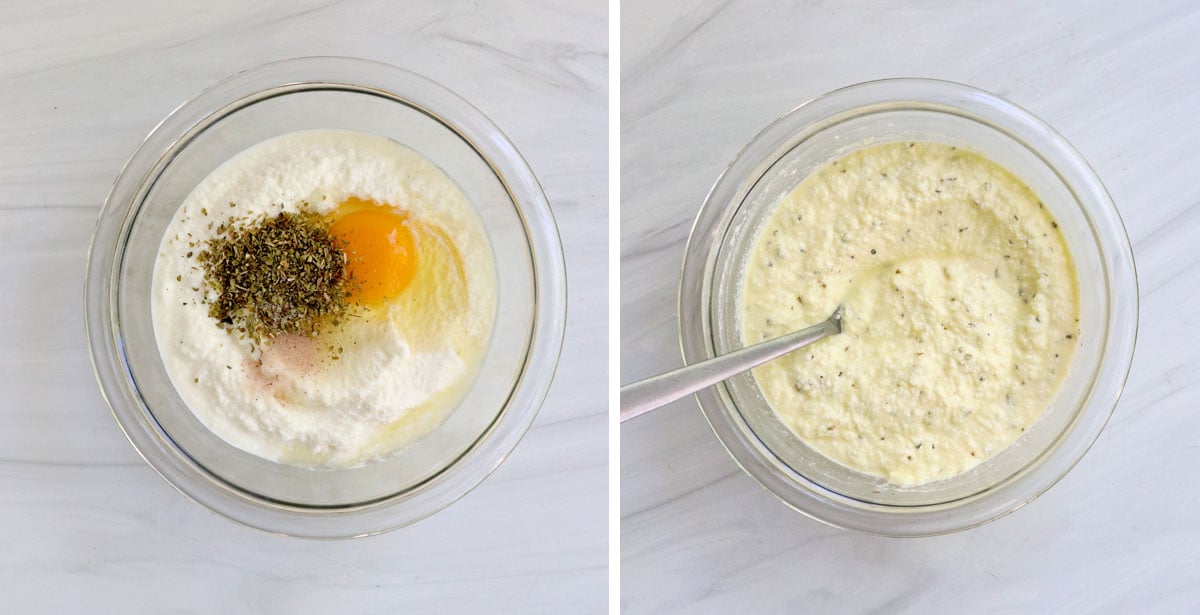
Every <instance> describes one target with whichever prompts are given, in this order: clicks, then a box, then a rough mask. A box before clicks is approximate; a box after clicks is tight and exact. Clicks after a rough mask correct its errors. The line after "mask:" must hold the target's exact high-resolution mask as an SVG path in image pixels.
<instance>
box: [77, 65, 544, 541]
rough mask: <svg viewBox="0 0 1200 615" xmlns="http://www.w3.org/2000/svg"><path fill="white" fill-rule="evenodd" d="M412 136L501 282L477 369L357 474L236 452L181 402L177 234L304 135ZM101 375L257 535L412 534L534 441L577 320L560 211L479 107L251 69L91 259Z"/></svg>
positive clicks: (102, 225) (178, 112)
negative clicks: (161, 289)
mask: <svg viewBox="0 0 1200 615" xmlns="http://www.w3.org/2000/svg"><path fill="white" fill-rule="evenodd" d="M317 128H334V129H347V130H358V131H363V132H368V133H373V134H376V135H381V136H384V137H388V138H391V139H393V140H395V141H398V142H400V143H402V144H404V145H406V146H408V147H410V148H412V149H414V150H416V151H417V152H419V153H420V154H422V155H423V156H425V157H426V158H427V159H429V160H430V161H432V162H433V163H434V164H435V165H437V166H438V167H439V168H440V169H441V170H442V171H443V172H445V173H446V175H447V176H449V177H450V178H451V180H453V181H454V182H455V183H456V184H457V185H458V187H459V188H460V189H461V190H462V192H463V193H464V194H465V195H466V196H467V198H468V199H469V200H470V202H471V203H472V205H473V206H474V207H475V209H476V211H477V212H478V214H479V216H480V218H481V220H482V222H483V225H484V228H485V230H486V232H487V235H488V238H489V240H490V241H491V244H492V250H493V253H494V258H495V266H496V273H497V281H498V296H497V311H496V326H494V327H493V333H492V338H491V340H490V345H489V346H488V350H487V354H486V355H485V357H484V359H483V361H482V366H481V368H480V372H479V374H478V377H477V379H476V380H475V382H474V384H473V385H472V386H471V388H470V389H469V390H468V391H467V392H466V394H465V396H464V397H463V399H462V401H461V402H460V404H459V405H458V406H457V408H456V409H455V410H454V411H453V412H451V413H450V414H449V415H448V416H447V418H446V419H445V421H444V422H443V423H442V424H441V425H440V426H439V427H438V428H437V429H435V430H434V431H433V432H431V433H430V434H428V435H426V436H424V437H423V438H421V439H419V440H417V441H416V442H414V443H412V444H410V445H409V446H407V447H405V448H404V449H402V450H401V451H399V452H398V453H397V454H395V455H393V456H390V457H388V458H385V459H383V460H381V461H378V462H375V463H372V464H368V465H365V466H362V467H358V468H351V469H336V470H311V469H303V468H298V467H292V466H287V465H282V464H277V463H274V462H271V461H268V460H265V459H262V458H259V457H256V456H254V455H251V454H249V453H246V452H244V451H242V450H240V449H238V448H235V447H233V446H231V445H229V444H227V443H226V442H225V441H224V440H222V439H221V438H219V437H217V436H215V435H214V434H213V433H211V432H210V431H209V430H208V429H206V428H205V427H204V426H203V425H202V424H201V423H200V422H199V421H198V420H197V419H196V417H195V416H194V415H193V414H192V412H191V411H190V410H189V409H188V408H187V407H186V405H184V403H183V401H182V400H181V399H180V397H179V395H178V393H176V391H175V389H174V387H173V386H172V385H171V383H170V380H169V379H168V377H167V373H166V370H165V368H164V366H163V362H162V360H161V358H160V356H159V353H158V347H157V345H156V342H155V338H154V331H153V325H152V320H151V318H150V287H151V274H152V272H153V270H154V263H155V257H156V255H157V253H158V248H159V243H160V241H161V239H162V236H163V232H164V229H165V228H166V226H167V224H168V223H169V222H170V220H171V218H172V217H173V216H174V214H175V211H176V209H177V208H178V207H179V205H180V203H181V202H182V201H183V199H184V198H185V197H186V196H187V195H188V194H189V193H190V192H191V190H192V189H193V188H194V187H195V186H196V185H197V184H198V183H199V182H200V181H201V180H202V179H204V178H205V177H206V176H207V175H208V174H209V173H210V172H211V171H213V169H215V168H216V167H217V166H219V165H220V164H221V163H223V162H224V161H225V160H227V159H228V158H230V157H232V156H233V155H235V154H237V153H238V152H240V151H242V150H244V149H245V148H247V147H249V146H251V145H254V144H256V143H259V142H261V141H263V140H266V139H269V138H272V137H275V136H278V135H281V134H285V133H289V132H293V131H297V130H305V129H317ZM85 312H86V314H85V316H86V325H87V332H88V340H89V343H90V346H91V354H92V363H93V365H94V367H95V370H96V377H97V379H98V380H99V383H100V388H101V390H102V392H103V394H104V397H105V399H106V401H107V402H108V405H109V407H110V408H111V409H112V412H113V416H114V417H115V418H116V420H117V423H118V424H120V426H121V429H122V430H123V431H124V432H125V435H126V436H127V437H128V438H129V441H130V442H131V443H132V444H133V446H134V448H136V449H137V451H138V453H140V454H141V455H142V457H143V458H144V459H145V460H146V461H147V462H148V463H149V464H150V465H151V466H152V467H153V468H154V469H155V470H156V471H157V472H158V473H159V474H160V475H161V476H162V477H163V478H164V479H166V480H167V482H169V483H170V484H171V485H173V486H175V487H176V488H177V489H179V490H180V491H181V492H183V493H184V494H185V495H187V496H188V497H190V498H191V499H193V500H195V501H197V502H199V503H200V504H203V505H204V506H206V507H208V508H210V509H211V510H213V511H215V512H217V513H219V514H221V515H224V516H226V517H228V518H230V519H233V520H235V521H238V522H241V523H243V524H246V525H249V526H252V527H256V528H260V529H263V530H267V531H271V532H277V533H281V534H288V535H297V536H305V537H314V538H340V537H352V536H362V535H368V534H373V533H377V532H381V531H384V530H388V529H392V528H396V527H400V526H403V525H406V524H409V523H412V522H414V521H417V520H419V519H422V518H424V517H426V516H428V515H430V514H433V513H434V512H436V511H438V510H440V509H442V508H444V507H446V506H448V505H449V504H450V503H451V502H453V501H455V500H456V499H458V498H459V497H462V496H463V495H464V494H466V493H467V492H468V491H470V490H471V489H472V488H474V487H475V486H476V485H478V484H479V483H480V482H481V481H482V480H483V479H484V478H485V477H486V476H487V475H488V474H489V473H491V471H492V470H494V469H495V468H496V467H497V466H498V465H499V464H500V463H501V462H502V461H503V460H504V459H505V457H506V456H507V455H508V454H509V452H511V451H512V449H513V447H514V446H515V445H516V443H517V441H518V440H520V438H521V436H522V435H524V433H525V431H526V430H527V429H528V427H529V425H530V423H532V421H533V418H534V416H535V415H536V414H537V411H538V408H539V407H540V406H541V403H542V400H543V399H544V398H545V395H546V392H547V390H548V388H549V386H550V382H551V380H552V379H553V377H554V371H555V369H556V366H557V362H558V356H559V351H560V349H561V347H562V338H563V330H564V326H565V323H566V279H565V271H564V265H563V254H562V246H561V243H560V241H559V237H558V231H557V228H556V226H555V223H554V218H553V215H552V213H551V211H550V206H549V203H547V201H546V197H545V195H544V194H543V192H542V190H541V187H540V186H539V185H538V182H537V180H536V178H535V177H534V175H533V172H532V171H531V170H530V169H529V166H528V165H527V164H526V162H525V161H524V160H523V159H522V157H521V155H520V154H519V153H518V152H517V150H516V148H515V147H514V146H513V144H512V143H511V142H510V141H509V140H508V138H507V137H505V136H504V135H503V134H502V133H501V132H500V130H499V129H498V128H496V126H495V125H494V124H492V123H491V122H490V121H489V120H488V119H487V118H486V117H484V115H483V114H482V113H480V111H479V110H477V109H476V108H475V107H473V106H471V105H470V104H469V103H468V102H466V101H465V100H463V99H462V98H460V97H458V96H457V95H456V94H454V93H453V92H451V91H450V90H448V89H446V88H444V87H442V86H440V85H438V84H437V83H434V82H433V81H430V80H428V79H426V78H424V77H420V76H418V75H415V74H413V73H410V72H408V71H405V70H402V69H399V68H396V67H393V66H388V65H386V64H380V63H376V62H370V61H366V60H358V59H351V58H298V59H293V60H285V61H281V62H275V63H272V64H267V65H264V66H261V67H258V68H255V69H252V70H248V71H245V72H243V73H239V74H237V75H235V76H233V77H231V78H229V79H227V80H225V81H223V82H221V83H219V84H217V85H216V86H214V87H213V88H211V89H209V90H207V91H205V92H203V93H201V94H200V95H199V96H197V97H195V98H193V99H192V100H189V101H187V102H185V103H184V104H182V105H181V106H179V107H178V108H177V109H175V110H174V111H173V112H172V113H171V114H170V115H168V116H167V117H166V119H164V120H163V121H162V122H161V123H160V124H159V125H158V126H157V127H155V128H154V130H153V131H151V133H150V134H149V136H147V137H146V139H145V141H144V142H143V143H142V145H141V146H140V147H139V148H138V149H137V150H136V151H135V152H134V153H133V156H132V157H131V158H130V159H129V161H128V162H127V163H126V164H125V167H124V168H123V169H122V170H121V173H120V175H118V177H117V179H116V182H115V183H114V185H113V188H112V191H111V192H110V193H109V195H108V199H107V201H106V202H105V205H104V208H103V210H102V211H101V213H100V218H99V221H98V223H97V226H96V232H95V235H94V237H93V239H92V246H91V249H90V252H89V256H88V272H87V280H86V296H85Z"/></svg>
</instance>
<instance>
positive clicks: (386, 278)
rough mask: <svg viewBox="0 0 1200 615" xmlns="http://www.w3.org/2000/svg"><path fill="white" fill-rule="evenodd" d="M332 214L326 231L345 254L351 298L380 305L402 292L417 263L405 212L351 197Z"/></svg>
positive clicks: (415, 250)
mask: <svg viewBox="0 0 1200 615" xmlns="http://www.w3.org/2000/svg"><path fill="white" fill-rule="evenodd" d="M334 216H335V218H334V221H333V224H331V225H330V227H329V232H330V234H331V235H333V236H334V237H336V238H337V239H338V240H340V241H341V242H342V251H343V252H345V254H346V272H347V273H348V274H349V276H350V280H351V285H350V288H349V292H348V293H347V295H348V297H349V298H350V300H351V301H354V302H356V303H358V304H360V305H381V304H383V303H384V302H386V301H387V300H389V299H394V298H395V297H397V296H399V295H400V293H402V292H404V289H405V288H407V287H408V285H409V283H410V282H412V280H413V278H414V277H416V275H417V270H418V268H419V267H420V258H419V256H418V253H417V246H416V242H415V241H414V239H413V230H412V227H411V225H410V221H409V219H408V216H407V215H405V214H404V213H403V212H401V211H399V210H397V209H394V208H392V207H387V206H383V205H379V204H377V203H375V202H374V201H364V200H361V199H357V198H354V197H351V198H349V199H347V200H346V201H345V202H343V203H342V204H341V205H339V206H338V210H337V212H336V213H334Z"/></svg>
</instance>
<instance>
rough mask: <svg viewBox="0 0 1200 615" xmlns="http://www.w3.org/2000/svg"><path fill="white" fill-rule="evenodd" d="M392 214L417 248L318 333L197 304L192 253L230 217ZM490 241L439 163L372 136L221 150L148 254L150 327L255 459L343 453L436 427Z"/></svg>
mask: <svg viewBox="0 0 1200 615" xmlns="http://www.w3.org/2000/svg"><path fill="white" fill-rule="evenodd" d="M366 202H370V203H372V204H371V205H370V207H372V208H376V204H378V206H379V207H386V208H387V209H388V211H395V212H403V215H404V216H406V218H405V224H406V226H407V228H409V229H411V233H412V236H413V242H414V244H415V245H416V248H417V249H418V252H419V255H420V260H419V261H417V262H418V266H417V267H416V271H415V272H412V273H411V275H412V276H413V277H412V281H411V282H410V283H408V285H407V287H406V288H405V290H404V291H403V294H400V295H399V296H397V297H391V298H389V299H388V300H387V301H386V302H383V303H381V304H380V305H378V306H373V307H372V308H370V309H366V308H363V309H357V310H356V311H355V312H354V313H352V314H351V315H350V316H351V317H347V318H343V319H342V321H340V322H337V323H335V324H331V325H330V326H329V327H328V329H327V330H322V332H321V333H320V335H318V336H316V337H307V336H300V335H288V334H281V335H279V336H277V337H274V338H272V339H268V340H258V341H257V343H256V340H252V339H248V338H245V337H242V336H239V335H237V334H236V331H235V330H231V329H229V328H228V327H221V326H218V323H217V322H216V321H215V320H214V319H213V318H212V317H210V315H209V312H208V307H207V305H205V303H206V301H205V300H206V298H207V299H208V300H211V299H212V297H211V296H207V297H206V295H207V294H208V293H212V292H214V291H212V289H209V288H206V287H205V284H204V271H203V267H202V265H201V263H199V262H198V260H197V256H198V255H199V254H200V252H201V250H202V249H203V247H204V246H205V242H206V241H208V240H209V239H211V238H212V237H213V236H214V233H215V232H216V231H215V230H214V228H219V227H220V225H221V224H222V223H224V222H227V221H229V220H242V221H244V220H252V219H254V218H255V217H256V216H262V215H274V214H278V213H279V212H284V211H286V212H296V211H299V210H301V209H302V208H303V209H305V210H307V211H311V212H314V213H316V214H319V215H329V216H337V215H338V213H339V211H341V210H343V209H346V208H348V207H349V208H354V207H357V208H359V209H362V208H363V207H366V205H364V203H366ZM495 275H496V274H495V268H494V265H493V260H492V253H491V248H490V245H489V243H488V240H487V236H486V234H485V232H484V230H483V226H482V223H481V222H480V220H479V218H478V216H477V214H476V213H475V211H474V209H473V208H472V207H471V204H470V203H469V202H468V201H467V199H466V197H465V196H464V195H463V194H462V192H461V191H460V190H459V189H458V187H457V186H456V185H455V184H454V183H453V182H452V181H451V180H450V179H449V178H448V177H447V176H446V175H445V174H444V173H442V171H441V170H440V169H438V168H437V167H436V166H434V165H433V164H432V163H431V162H429V161H428V160H426V159H425V158H424V157H422V156H421V155H419V154H417V153H416V152H414V151H412V150H410V149H408V148H406V147H404V146H402V145H399V144H397V143H395V142H393V141H390V140H388V139H385V138H383V137H379V136H375V135H369V134H365V133H359V132H350V131H330V130H324V131H304V132H297V133H291V134H287V135H283V136H280V137H277V138H274V139H271V140H268V141H265V142H263V143H260V144H258V145H255V146H253V147H251V148H250V149H248V150H246V151H244V152H242V153H240V154H238V155H237V156H235V157H233V158H232V159H230V160H229V161H227V162H226V163H225V164H223V165H222V166H221V167H219V168H218V169H216V170H215V171H213V173H212V174H210V175H209V176H208V177H207V178H205V179H204V180H203V181H202V182H201V183H200V184H199V185H198V186H197V187H196V188H195V190H193V192H192V193H191V194H190V195H189V196H188V197H187V199H186V200H185V201H184V202H183V204H182V205H181V207H180V208H179V210H178V213H177V214H176V216H175V217H174V219H173V220H172V222H171V223H170V225H169V226H168V227H167V231H166V233H165V235H164V237H163V241H162V244H161V246H160V251H159V255H158V260H157V262H156V264H155V271H154V288H155V294H154V295H153V297H152V298H151V301H152V314H153V319H154V331H155V336H156V339H157V341H158V347H159V351H160V353H161V355H162V359H163V363H164V365H165V367H166V370H167V373H168V375H169V376H170V378H171V382H172V383H173V384H174V386H175V388H176V389H177V391H178V392H179V395H180V396H181V397H182V399H183V401H184V402H185V403H186V404H187V406H188V407H189V408H190V409H191V410H192V412H193V413H195V415H196V417H197V418H199V419H200V421H201V422H202V423H204V425H205V426H206V427H208V428H209V429H210V430H212V431H213V432H214V433H216V434H217V435H218V436H220V437H221V438H223V439H225V440H226V441H227V442H229V443H231V444H233V445H234V446H237V447H239V448H241V449H243V450H246V451H248V452H250V453H253V454H255V455H258V456H260V457H263V458H266V459H270V460H273V461H279V462H283V463H288V464H292V465H298V466H307V467H315V466H332V467H348V466H355V465H360V464H362V463H365V462H367V461H371V460H373V459H377V458H379V457H382V456H385V455H387V454H389V453H392V452H394V451H396V450H398V449H400V448H402V447H404V446H405V445H406V444H408V443H410V442H412V441H413V440H415V439H416V438H419V437H421V436H422V435H424V434H426V433H428V432H429V431H431V430H432V429H434V428H435V427H436V426H437V425H438V424H440V423H441V421H442V420H443V419H444V418H445V416H446V415H447V413H448V412H449V411H450V410H452V409H453V408H454V406H455V404H457V402H458V400H459V399H460V398H461V396H462V394H463V393H464V392H465V390H466V389H467V388H468V387H469V386H470V384H471V382H472V381H473V380H474V376H475V374H476V373H477V370H478V367H479V363H480V361H481V357H482V355H483V353H484V350H485V347H486V344H487V341H488V339H489V336H490V333H491V327H492V322H493V320H494V318H495V301H496V299H495V296H496V280H495Z"/></svg>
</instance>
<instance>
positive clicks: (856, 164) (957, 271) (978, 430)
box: [741, 143, 1079, 486]
mask: <svg viewBox="0 0 1200 615" xmlns="http://www.w3.org/2000/svg"><path fill="white" fill-rule="evenodd" d="M741 300H742V306H741V326H742V334H743V339H744V341H745V343H747V344H751V343H756V342H759V341H762V340H765V339H769V338H772V337H776V336H778V335H781V334H783V333H787V332H789V331H793V330H796V329H800V328H802V327H805V326H808V325H811V324H814V323H817V322H820V321H822V320H824V319H825V318H827V317H828V316H829V314H830V313H832V312H833V310H834V308H836V307H837V305H838V304H839V303H842V302H844V304H845V306H846V312H845V320H844V331H843V333H842V334H841V335H839V336H835V337H832V338H829V339H827V340H823V341H821V342H820V343H817V344H814V345H812V346H809V347H808V348H805V349H803V350H801V351H799V352H795V353H792V354H790V355H787V356H785V357H783V358H781V359H778V360H776V361H773V362H771V363H768V364H766V365H764V366H762V367H760V368H758V369H756V370H755V371H754V374H755V377H756V378H757V381H758V383H759V386H760V387H761V388H762V391H763V393H764V395H765V397H766V399H767V401H768V402H769V403H770V404H771V406H772V407H773V408H774V410H775V412H776V413H777V414H778V416H779V418H780V419H781V420H782V421H783V422H784V423H786V424H787V426H788V427H789V428H791V430H792V431H793V432H794V433H795V434H796V435H797V436H799V437H800V439H802V440H803V441H804V442H806V443H808V444H809V445H810V446H812V447H813V448H814V449H816V450H817V451H819V452H820V453H822V454H823V455H825V456H827V457H829V458H830V459H832V460H834V461H836V462H838V463H840V464H842V465H845V466H848V467H850V468H853V469H855V470H859V471H861V472H865V473H867V474H872V475H876V476H880V477H883V478H885V479H886V480H887V481H888V482H890V483H893V484H896V485H901V486H913V485H919V484H923V483H927V482H931V481H936V480H940V479H946V478H950V477H952V476H955V475H957V474H960V473H962V472H965V471H967V470H969V469H971V468H972V467H974V466H976V465H978V464H979V463H981V462H983V461H984V460H986V459H988V458H989V457H991V456H993V455H995V454H996V453H998V452H1000V451H1001V450H1003V449H1004V448H1005V447H1007V446H1008V445H1010V444H1012V443H1013V441H1015V440H1016V439H1017V438H1018V437H1020V435H1021V434H1022V432H1024V431H1025V430H1026V429H1028V428H1029V427H1030V426H1031V425H1032V424H1033V423H1034V422H1035V421H1036V420H1037V419H1038V417H1039V416H1040V415H1041V413H1042V411H1043V409H1044V408H1045V407H1046V406H1047V404H1048V403H1049V401H1050V400H1051V399H1053V397H1054V395H1055V393H1056V391H1057V390H1058V388H1059V386H1060V385H1061V383H1062V381H1063V379H1064V377H1065V375H1066V371H1067V367H1068V366H1069V364H1070V362H1071V358H1072V357H1073V356H1074V353H1075V350H1076V345H1077V343H1078V337H1079V320H1078V314H1079V294H1078V289H1077V284H1076V279H1075V272H1074V268H1073V265H1072V261H1071V258H1070V255H1069V253H1068V252H1067V248H1066V244H1065V242H1064V240H1063V237H1062V234H1061V232H1060V231H1059V229H1058V225H1057V223H1056V222H1054V220H1053V219H1052V218H1051V216H1050V214H1049V212H1048V211H1047V210H1046V208H1045V207H1044V205H1043V204H1042V203H1041V202H1040V201H1039V200H1038V197H1037V196H1036V195H1035V194H1034V193H1033V192H1032V191H1031V190H1030V189H1029V188H1028V187H1027V186H1025V185H1024V184H1023V183H1022V182H1021V181H1020V180H1018V179H1017V178H1016V177H1014V176H1013V175H1011V174H1010V173H1008V172H1007V171H1006V170H1004V169H1003V168H1001V167H1000V166H998V165H996V164H995V163H993V162H991V161H989V160H986V159H984V158H982V157H980V156H978V155H976V154H973V153H970V152H966V151H963V150H961V149H956V148H953V147H950V146H946V145H941V144H932V143H888V144H882V145H875V146H871V147H867V148H865V149H862V150H859V151H857V152H854V153H852V154H850V155H848V156H846V157H844V158H842V159H840V160H838V161H835V162H833V163H831V164H830V165H827V166H826V167H824V168H822V169H821V170H819V171H818V172H816V173H814V174H813V175H811V176H810V177H808V178H807V179H805V180H804V182H802V183H801V184H800V185H799V186H797V187H796V188H795V189H794V190H793V191H792V192H791V193H789V194H788V195H787V196H785V197H784V198H783V199H782V201H781V202H780V204H779V205H778V207H777V208H776V210H775V211H774V212H773V213H772V214H771V217H770V219H769V220H768V221H767V222H766V224H765V225H764V227H763V228H762V230H761V234H760V236H759V238H758V240H757V243H756V245H755V247H754V250H753V253H752V255H751V257H750V259H749V261H748V262H747V264H746V271H745V278H744V282H743V287H742V290H741Z"/></svg>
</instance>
